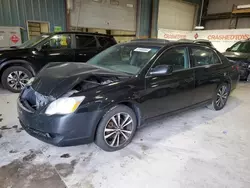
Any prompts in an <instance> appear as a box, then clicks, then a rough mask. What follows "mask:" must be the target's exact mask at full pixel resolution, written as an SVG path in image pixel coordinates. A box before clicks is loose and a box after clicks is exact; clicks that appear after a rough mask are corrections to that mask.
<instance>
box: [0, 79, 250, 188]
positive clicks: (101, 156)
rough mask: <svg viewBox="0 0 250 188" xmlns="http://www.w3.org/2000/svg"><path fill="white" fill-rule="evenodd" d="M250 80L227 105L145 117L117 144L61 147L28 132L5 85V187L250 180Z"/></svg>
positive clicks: (1, 127) (1, 135)
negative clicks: (112, 147) (111, 148)
mask: <svg viewBox="0 0 250 188" xmlns="http://www.w3.org/2000/svg"><path fill="white" fill-rule="evenodd" d="M249 92H250V84H249V83H243V82H242V83H240V84H239V85H238V87H237V89H236V90H235V91H233V93H231V97H230V98H229V100H228V103H227V105H226V106H225V108H224V109H223V110H221V111H211V110H209V109H207V108H204V107H200V108H197V109H194V110H190V111H187V112H183V113H180V114H177V115H174V116H171V117H162V118H158V119H156V120H154V121H150V122H147V123H146V126H145V127H144V128H142V129H140V130H139V131H138V132H137V134H136V136H135V139H134V140H133V141H132V143H131V144H130V145H129V146H128V147H126V148H124V149H122V150H120V151H117V152H111V153H109V152H105V151H103V150H101V149H99V148H98V147H97V146H96V145H95V144H89V145H80V146H73V147H55V146H51V145H48V144H45V143H43V142H41V141H39V140H37V139H35V138H33V137H31V136H29V135H28V134H27V133H26V132H25V131H23V130H22V129H21V127H20V124H19V122H18V120H17V113H16V99H17V94H13V93H9V92H8V91H6V90H2V89H1V90H0V104H1V107H0V151H1V152H0V155H1V161H0V187H12V188H20V187H22V188H32V187H36V188H40V187H47V188H52V187H57V188H61V187H69V188H77V187H86V188H93V187H109V188H113V187H114V188H115V187H120V188H122V187H126V188H127V187H131V188H132V187H135V188H139V187H145V188H146V187H171V188H179V187H180V188H181V187H197V188H201V187H209V188H210V187H213V188H215V187H218V188H222V187H232V188H235V187H237V188H240V187H250V176H249V174H250V160H249V156H250V137H249V131H250V127H249V114H250V108H249V105H250V100H249V99H250V98H249Z"/></svg>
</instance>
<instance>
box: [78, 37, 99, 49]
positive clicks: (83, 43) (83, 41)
mask: <svg viewBox="0 0 250 188" xmlns="http://www.w3.org/2000/svg"><path fill="white" fill-rule="evenodd" d="M94 47H97V43H96V39H95V37H94V36H90V35H76V48H77V49H83V48H94Z"/></svg>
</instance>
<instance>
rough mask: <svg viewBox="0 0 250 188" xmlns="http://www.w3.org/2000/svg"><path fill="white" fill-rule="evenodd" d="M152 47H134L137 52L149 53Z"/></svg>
mask: <svg viewBox="0 0 250 188" xmlns="http://www.w3.org/2000/svg"><path fill="white" fill-rule="evenodd" d="M150 50H151V49H150V48H136V49H134V51H135V52H145V53H148V52H149V51H150Z"/></svg>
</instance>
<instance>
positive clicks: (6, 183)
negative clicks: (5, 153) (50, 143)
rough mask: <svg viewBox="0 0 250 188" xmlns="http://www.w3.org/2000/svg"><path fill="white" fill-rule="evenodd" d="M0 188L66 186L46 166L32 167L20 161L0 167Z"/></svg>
mask: <svg viewBox="0 0 250 188" xmlns="http://www.w3.org/2000/svg"><path fill="white" fill-rule="evenodd" d="M0 187H1V188H10V187H11V188H20V187H25V188H44V187H46V188H55V187H56V188H66V185H65V184H64V183H63V181H62V180H61V178H60V176H59V175H58V174H57V173H56V171H55V170H54V168H53V167H52V166H51V165H50V164H48V163H44V164H39V165H34V164H30V163H27V162H23V161H20V160H14V161H12V162H11V163H10V164H8V165H5V166H2V167H0Z"/></svg>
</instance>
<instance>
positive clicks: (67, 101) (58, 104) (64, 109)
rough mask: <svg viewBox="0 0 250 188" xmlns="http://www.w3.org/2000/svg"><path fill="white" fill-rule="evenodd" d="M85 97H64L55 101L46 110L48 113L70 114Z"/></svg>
mask: <svg viewBox="0 0 250 188" xmlns="http://www.w3.org/2000/svg"><path fill="white" fill-rule="evenodd" d="M84 99H85V97H84V96H81V97H62V98H59V99H57V100H55V101H53V102H52V103H51V104H50V105H49V106H48V108H47V109H46V111H45V114H47V115H53V114H70V113H73V112H74V111H75V110H76V109H77V108H78V106H79V105H80V104H81V102H82V101H83V100H84Z"/></svg>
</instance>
